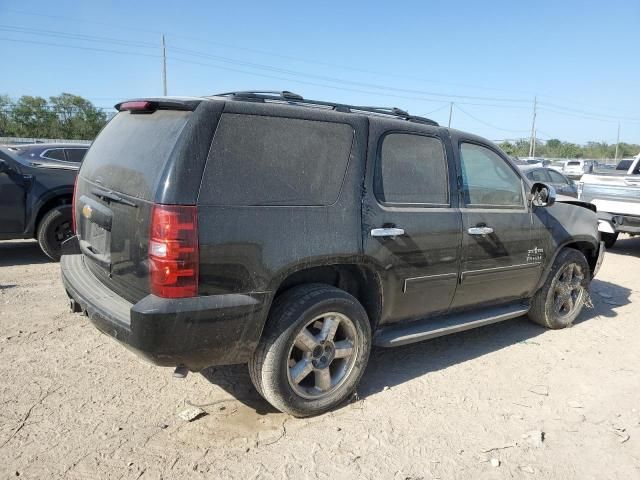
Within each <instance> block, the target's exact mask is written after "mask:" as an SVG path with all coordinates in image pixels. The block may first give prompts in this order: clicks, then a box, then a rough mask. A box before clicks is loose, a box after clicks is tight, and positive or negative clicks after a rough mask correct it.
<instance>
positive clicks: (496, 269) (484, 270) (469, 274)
mask: <svg viewBox="0 0 640 480" xmlns="http://www.w3.org/2000/svg"><path fill="white" fill-rule="evenodd" d="M540 265H542V262H535V263H519V264H517V265H507V266H506V267H493V268H482V269H480V270H466V271H463V272H462V273H461V274H460V281H462V280H464V277H465V275H466V276H467V277H475V276H477V275H482V274H485V273H499V272H508V271H511V270H525V269H527V268H534V267H536V268H537V267H540Z"/></svg>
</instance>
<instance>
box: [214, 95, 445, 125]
mask: <svg viewBox="0 0 640 480" xmlns="http://www.w3.org/2000/svg"><path fill="white" fill-rule="evenodd" d="M213 96H215V97H231V98H232V99H233V100H244V101H251V102H261V103H265V102H268V101H272V102H273V101H281V102H287V103H288V104H290V105H300V106H307V105H308V106H311V105H316V106H322V107H328V108H331V109H333V110H335V111H337V112H343V113H364V114H374V115H382V116H390V117H394V118H400V119H403V120H407V121H409V122H415V123H424V124H426V125H432V126H435V127H438V126H439V125H438V122H436V121H434V120H431V119H430V118H425V117H418V116H415V115H409V112H407V111H406V110H402V109H400V108H396V107H391V108H389V107H368V106H357V105H347V104H342V103H334V102H323V101H320V100H308V99H306V98H303V97H302V95H298V94H296V93H293V92H289V91H288V90H283V91H277V90H244V91H238V92H227V93H218V94H216V95H213Z"/></svg>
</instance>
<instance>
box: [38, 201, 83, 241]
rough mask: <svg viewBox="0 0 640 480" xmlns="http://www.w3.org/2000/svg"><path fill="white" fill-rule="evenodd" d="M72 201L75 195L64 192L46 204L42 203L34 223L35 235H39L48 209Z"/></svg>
mask: <svg viewBox="0 0 640 480" xmlns="http://www.w3.org/2000/svg"><path fill="white" fill-rule="evenodd" d="M72 201H73V195H71V194H64V195H59V196H57V197H53V198H52V199H50V200H48V201H47V202H46V203H45V204H44V205H42V206H41V207H40V209H39V210H38V215H36V222H35V224H34V229H33V235H34V237H35V236H37V235H38V227H39V226H40V222H41V221H42V217H44V216H45V215H46V213H47V212H48V211H50V210H51V209H52V208H55V207H58V206H60V205H71V202H72Z"/></svg>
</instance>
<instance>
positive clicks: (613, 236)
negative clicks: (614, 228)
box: [600, 232, 618, 248]
mask: <svg viewBox="0 0 640 480" xmlns="http://www.w3.org/2000/svg"><path fill="white" fill-rule="evenodd" d="M600 240H602V241H603V242H604V246H605V247H606V248H611V247H613V246H614V245H615V243H616V240H618V232H616V233H607V232H600Z"/></svg>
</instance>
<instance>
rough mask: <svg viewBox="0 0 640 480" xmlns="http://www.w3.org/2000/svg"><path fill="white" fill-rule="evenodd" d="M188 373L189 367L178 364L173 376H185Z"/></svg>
mask: <svg viewBox="0 0 640 480" xmlns="http://www.w3.org/2000/svg"><path fill="white" fill-rule="evenodd" d="M188 373H189V369H188V368H187V367H185V366H184V365H178V366H177V367H176V369H175V370H174V371H173V378H186V377H187V374H188Z"/></svg>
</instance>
